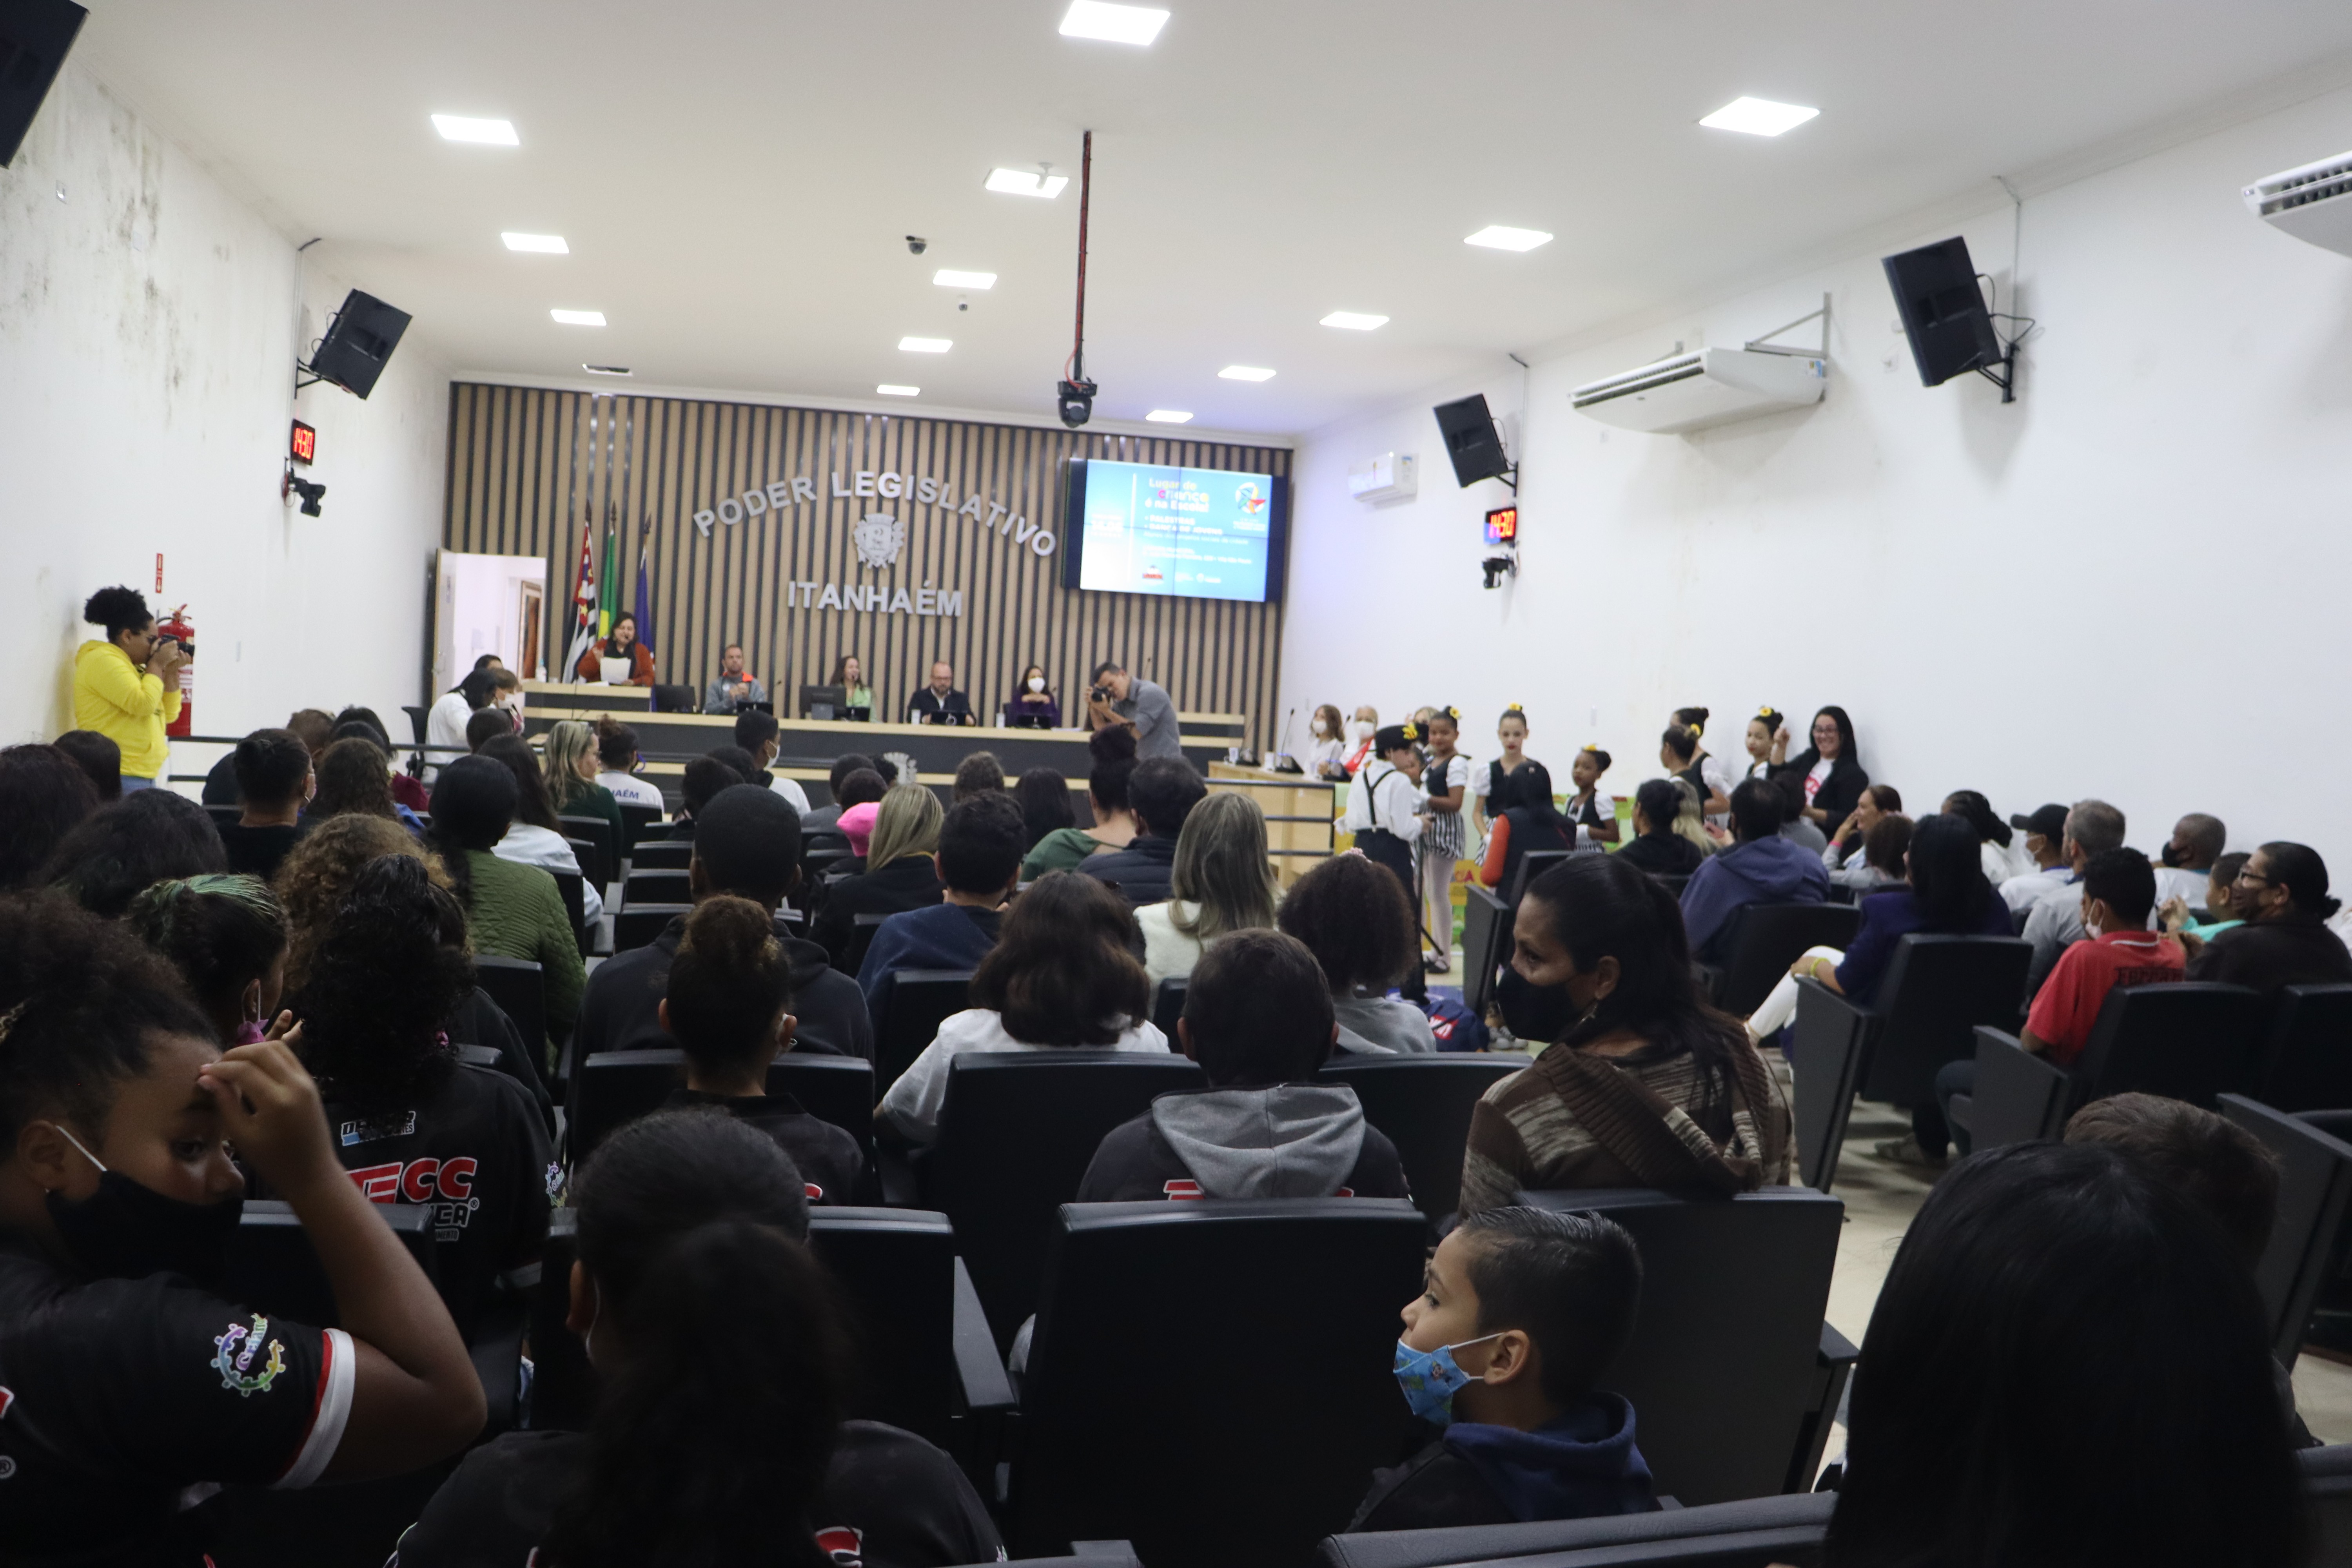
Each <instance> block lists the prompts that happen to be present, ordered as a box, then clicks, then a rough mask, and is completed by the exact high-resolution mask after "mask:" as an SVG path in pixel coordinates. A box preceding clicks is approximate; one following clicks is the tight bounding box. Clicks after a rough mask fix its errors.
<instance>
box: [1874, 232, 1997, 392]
mask: <svg viewBox="0 0 2352 1568" xmlns="http://www.w3.org/2000/svg"><path fill="white" fill-rule="evenodd" d="M1883 265H1884V266H1885V268H1886V284H1887V287H1888V288H1890V289H1894V290H1895V310H1896V311H1897V312H1898V313H1899V314H1900V315H1901V316H1902V318H1903V335H1904V336H1905V337H1906V338H1908V339H1910V340H1911V357H1912V359H1913V360H1914V361H1916V363H1917V364H1918V366H1919V379H1920V381H1922V382H1923V383H1925V384H1927V385H1929V386H1940V385H1942V384H1944V383H1945V382H1948V381H1949V380H1951V379H1952V377H1954V376H1956V375H1965V374H1968V373H1969V371H1972V370H1976V369H1979V368H1980V367H1990V366H1992V365H1997V364H1999V363H2000V362H2001V357H2002V356H2001V348H2000V334H1999V333H1998V332H1996V331H1993V329H1992V316H1991V314H1990V312H1989V311H1987V310H1986V309H1985V301H1984V291H1983V290H1982V289H1979V287H1978V286H1977V269H1976V266H1975V264H1974V263H1973V262H1971V261H1970V260H1969V242H1968V241H1967V240H1965V239H1957V238H1956V239H1947V240H1944V241H1943V242H1941V243H1940V244H1937V245H1923V246H1921V247H1919V248H1918V249H1916V250H1906V251H1905V252H1904V253H1903V254H1902V255H1900V256H1890V257H1887V258H1885V261H1884V263H1883Z"/></svg>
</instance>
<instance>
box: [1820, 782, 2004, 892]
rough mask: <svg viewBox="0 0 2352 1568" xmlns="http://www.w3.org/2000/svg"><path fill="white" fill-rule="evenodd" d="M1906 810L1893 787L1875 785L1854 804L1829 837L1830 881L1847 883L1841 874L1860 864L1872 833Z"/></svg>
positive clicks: (1824, 854)
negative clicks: (1881, 822) (1854, 863)
mask: <svg viewBox="0 0 2352 1568" xmlns="http://www.w3.org/2000/svg"><path fill="white" fill-rule="evenodd" d="M1902 809H1903V794H1902V792H1901V791H1900V790H1897V789H1896V788H1895V786H1894V785H1893V784H1872V785H1871V786H1870V787H1869V788H1868V789H1866V790H1864V791H1863V792H1862V797H1861V798H1860V799H1859V800H1857V801H1855V802H1854V803H1853V810H1852V811H1850V812H1848V813H1847V814H1846V818H1845V820H1844V821H1843V822H1841V823H1839V824H1838V826H1837V831H1836V832H1834V833H1832V834H1831V835H1830V836H1829V839H1830V844H1829V847H1828V848H1826V849H1824V850H1822V865H1823V866H1824V867H1826V868H1829V871H1830V873H1831V877H1830V879H1831V880H1832V881H1840V880H1843V879H1842V878H1840V877H1839V876H1838V875H1837V873H1838V872H1839V871H1840V870H1842V869H1843V868H1844V867H1845V865H1846V864H1847V862H1849V861H1859V860H1860V858H1861V857H1862V849H1863V845H1864V842H1865V841H1866V840H1867V839H1868V838H1869V837H1870V830H1871V829H1872V828H1873V827H1874V826H1877V825H1878V821H1879V819H1880V818H1881V817H1885V816H1893V815H1894V814H1895V813H1896V812H1899V811H1901V810H1902ZM1993 886H1994V887H1996V888H1997V887H1999V886H2000V883H1999V882H1995V883H1994V884H1993Z"/></svg>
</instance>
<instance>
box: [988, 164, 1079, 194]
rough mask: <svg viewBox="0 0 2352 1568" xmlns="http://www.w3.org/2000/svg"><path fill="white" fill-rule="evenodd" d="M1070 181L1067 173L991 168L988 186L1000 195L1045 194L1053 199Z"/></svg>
mask: <svg viewBox="0 0 2352 1568" xmlns="http://www.w3.org/2000/svg"><path fill="white" fill-rule="evenodd" d="M1069 183H1070V176H1069V175H1067V174H1044V173H1042V172H1039V173H1033V172H1031V171H1030V170H1027V169H991V170H990V171H989V172H988V188H989V189H990V190H992V191H994V192H996V193H997V194H998V195H1006V196H1043V197H1045V199H1046V200H1047V201H1052V200H1053V199H1054V198H1055V196H1058V195H1061V194H1062V187H1063V186H1064V185H1066V184H1069Z"/></svg>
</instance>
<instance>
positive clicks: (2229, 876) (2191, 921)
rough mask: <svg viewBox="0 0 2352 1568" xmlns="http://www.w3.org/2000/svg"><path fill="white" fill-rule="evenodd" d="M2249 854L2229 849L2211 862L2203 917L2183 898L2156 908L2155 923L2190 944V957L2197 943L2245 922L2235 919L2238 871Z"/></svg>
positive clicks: (2211, 938)
mask: <svg viewBox="0 0 2352 1568" xmlns="http://www.w3.org/2000/svg"><path fill="white" fill-rule="evenodd" d="M2252 858H2253V857H2252V855H2248V854H2244V853H2242V852H2237V851H2232V852H2231V853H2230V854H2227V855H2224V856H2222V857H2221V858H2220V859H2219V860H2216V861H2214V862H2213V869H2212V872H2211V874H2210V880H2209V882H2208V884H2207V886H2206V889H2205V905H2204V908H2205V918H2204V919H2203V920H2202V921H2200V920H2198V919H2196V918H2195V914H2196V911H2194V910H2191V909H2190V908H2189V904H2188V902H2187V900H2182V899H2172V900H2168V901H2166V902H2165V903H2163V904H2161V905H2159V906H2158V910H2157V917H2158V925H2160V926H2161V927H2162V928H2163V929H2164V930H2165V931H2168V932H2170V933H2171V934H2172V935H2174V936H2177V937H2179V939H2180V940H2181V941H2182V942H2187V943H2189V952H2190V954H2191V955H2192V956H2193V955H2194V954H2195V953H2196V951H2197V949H2198V947H2199V946H2201V945H2202V944H2204V943H2206V942H2211V941H2212V940H2213V939H2214V938H2215V937H2217V936H2219V935H2221V933H2222V932H2223V931H2234V930H2236V929H2237V928H2238V927H2240V926H2242V925H2243V924H2245V923H2246V922H2245V921H2242V920H2240V919H2239V918H2238V891H2237V884H2238V873H2239V872H2241V871H2243V870H2244V869H2245V868H2246V862H2247V861H2249V860H2251V859H2252Z"/></svg>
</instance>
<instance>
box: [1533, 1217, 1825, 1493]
mask: <svg viewBox="0 0 2352 1568" xmlns="http://www.w3.org/2000/svg"><path fill="white" fill-rule="evenodd" d="M1519 1201H1520V1202H1522V1203H1527V1204H1532V1205H1537V1206H1538V1207H1541V1208H1548V1209H1557V1210H1561V1211H1565V1212H1585V1213H1591V1214H1600V1215H1607V1216H1608V1217H1609V1218H1611V1219H1612V1220H1615V1221H1616V1222H1617V1223H1618V1224H1619V1225H1622V1226H1624V1227H1625V1228H1626V1229H1627V1230H1628V1231H1630V1232H1632V1233H1633V1240H1634V1243H1635V1245H1637V1246H1638V1247H1640V1248H1641V1252H1642V1304H1641V1309H1640V1312H1639V1315H1638V1316H1637V1317H1636V1319H1635V1321H1634V1325H1633V1340H1632V1342H1630V1343H1628V1344H1627V1346H1626V1347H1625V1353H1624V1354H1623V1355H1622V1356H1621V1357H1620V1358H1619V1359H1618V1361H1617V1363H1616V1364H1615V1365H1614V1366H1612V1368H1611V1369H1610V1371H1609V1375H1608V1384H1609V1386H1610V1387H1611V1388H1612V1389H1613V1390H1615V1391H1616V1392H1617V1393H1620V1394H1623V1395H1624V1396H1625V1397H1626V1398H1627V1399H1629V1400H1631V1401H1632V1402H1633V1408H1634V1410H1635V1411H1636V1412H1637V1413H1638V1415H1639V1418H1640V1421H1641V1431H1640V1435H1639V1441H1640V1444H1641V1447H1642V1455H1643V1458H1646V1459H1647V1460H1648V1461H1649V1464H1650V1472H1651V1474H1652V1475H1653V1476H1654V1478H1655V1479H1656V1482H1657V1489H1658V1491H1659V1492H1660V1493H1661V1494H1662V1495H1668V1496H1672V1497H1675V1498H1676V1499H1678V1500H1681V1501H1683V1502H1685V1503H1706V1502H1727V1501H1730V1500H1733V1499H1736V1498H1752V1497H1762V1496H1765V1495H1767V1494H1768V1493H1772V1492H1784V1491H1806V1490H1810V1489H1811V1487H1812V1484H1813V1477H1814V1473H1815V1472H1816V1471H1817V1470H1818V1469H1819V1468H1821V1457H1822V1447H1823V1445H1824V1444H1825V1443H1826V1442H1827V1440H1828V1437H1829V1429H1830V1426H1831V1424H1832V1422H1833V1421H1834V1420H1835V1418H1836V1415H1837V1409H1838V1405H1839V1402H1840V1400H1841V1399H1843V1396H1844V1393H1845V1382H1846V1378H1847V1376H1848V1374H1849V1373H1850V1372H1851V1371H1852V1369H1853V1360H1854V1356H1855V1354H1856V1352H1855V1350H1854V1347H1853V1345H1852V1344H1851V1343H1849V1342H1847V1341H1846V1340H1845V1339H1844V1338H1843V1336H1842V1335H1840V1334H1839V1333H1838V1331H1836V1330H1835V1329H1832V1328H1831V1327H1830V1326H1829V1324H1828V1323H1827V1322H1825V1321H1823V1318H1822V1314H1823V1312H1824V1311H1825V1310H1826V1309H1827V1308H1828V1305H1829V1296H1830V1275H1831V1272H1832V1269H1833V1268H1835V1266H1836V1263H1837V1245H1838V1232H1839V1229H1840V1227H1841V1226H1842V1225H1843V1219H1844V1214H1845V1205H1843V1203H1841V1202H1840V1201H1839V1200H1837V1199H1836V1198H1833V1197H1831V1196H1830V1195H1828V1194H1825V1193H1817V1192H1815V1191H1813V1190H1812V1189H1811V1188H1810V1187H1767V1188H1764V1189H1763V1190H1762V1191H1760V1192H1754V1193H1743V1194H1740V1195H1738V1196H1737V1197H1734V1198H1731V1199H1729V1200H1728V1201H1727V1200H1725V1199H1722V1198H1716V1197H1702V1198H1685V1197H1675V1196H1671V1195H1669V1194H1664V1193H1660V1192H1653V1191H1649V1190H1646V1189H1632V1188H1629V1189H1605V1190H1604V1189H1595V1190H1590V1191H1573V1190H1571V1191H1562V1192H1530V1193H1523V1194H1520V1199H1519Z"/></svg>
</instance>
